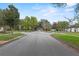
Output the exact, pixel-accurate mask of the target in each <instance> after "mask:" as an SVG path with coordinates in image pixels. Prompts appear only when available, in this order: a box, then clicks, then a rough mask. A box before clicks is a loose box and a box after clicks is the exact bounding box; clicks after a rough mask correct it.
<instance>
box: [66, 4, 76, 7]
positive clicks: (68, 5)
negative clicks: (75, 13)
mask: <svg viewBox="0 0 79 59" xmlns="http://www.w3.org/2000/svg"><path fill="white" fill-rule="evenodd" d="M74 5H76V3H67V7H72V6H74Z"/></svg>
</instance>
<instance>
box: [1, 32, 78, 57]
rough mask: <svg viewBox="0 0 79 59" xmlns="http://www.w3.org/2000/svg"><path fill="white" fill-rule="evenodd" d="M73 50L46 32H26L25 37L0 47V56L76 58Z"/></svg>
mask: <svg viewBox="0 0 79 59" xmlns="http://www.w3.org/2000/svg"><path fill="white" fill-rule="evenodd" d="M77 55H79V53H77V52H76V51H75V50H74V49H72V48H70V47H68V46H66V45H63V43H61V42H60V41H58V40H56V39H55V38H52V37H51V36H50V33H46V32H40V31H36V32H26V33H25V36H24V37H22V38H20V39H18V40H15V41H13V42H11V43H9V44H6V45H3V46H1V47H0V56H77Z"/></svg>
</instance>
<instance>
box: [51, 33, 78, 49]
mask: <svg viewBox="0 0 79 59" xmlns="http://www.w3.org/2000/svg"><path fill="white" fill-rule="evenodd" d="M52 36H53V37H54V38H56V39H58V40H60V41H62V42H64V43H66V44H68V45H70V46H72V47H74V48H77V49H79V33H54V34H52Z"/></svg>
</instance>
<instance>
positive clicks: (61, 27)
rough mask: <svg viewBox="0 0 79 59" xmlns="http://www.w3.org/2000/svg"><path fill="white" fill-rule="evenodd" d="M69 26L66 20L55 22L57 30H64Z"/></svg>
mask: <svg viewBox="0 0 79 59" xmlns="http://www.w3.org/2000/svg"><path fill="white" fill-rule="evenodd" d="M68 26H69V23H68V22H67V21H59V22H58V23H57V29H58V30H59V31H65V29H67V28H68Z"/></svg>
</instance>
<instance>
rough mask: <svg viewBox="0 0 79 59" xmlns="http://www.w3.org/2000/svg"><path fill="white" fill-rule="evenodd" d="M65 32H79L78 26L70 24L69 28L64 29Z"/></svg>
mask: <svg viewBox="0 0 79 59" xmlns="http://www.w3.org/2000/svg"><path fill="white" fill-rule="evenodd" d="M65 31H66V32H79V27H77V26H75V25H72V26H70V27H69V28H67V29H65Z"/></svg>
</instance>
